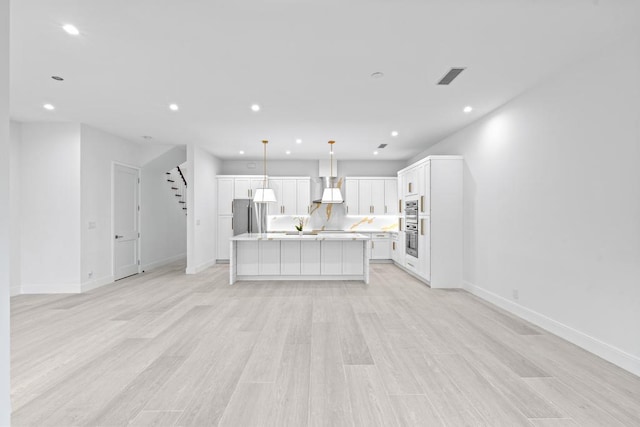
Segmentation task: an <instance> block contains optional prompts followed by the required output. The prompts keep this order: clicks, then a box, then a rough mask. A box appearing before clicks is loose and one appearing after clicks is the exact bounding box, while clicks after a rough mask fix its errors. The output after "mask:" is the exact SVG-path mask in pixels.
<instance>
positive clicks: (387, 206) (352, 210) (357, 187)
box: [345, 178, 398, 215]
mask: <svg viewBox="0 0 640 427" xmlns="http://www.w3.org/2000/svg"><path fill="white" fill-rule="evenodd" d="M345 182H346V191H345V209H346V212H347V214H349V215H385V214H397V213H398V210H397V206H398V191H397V179H396V178H347V179H346V181H345ZM387 188H389V190H388V191H387Z"/></svg>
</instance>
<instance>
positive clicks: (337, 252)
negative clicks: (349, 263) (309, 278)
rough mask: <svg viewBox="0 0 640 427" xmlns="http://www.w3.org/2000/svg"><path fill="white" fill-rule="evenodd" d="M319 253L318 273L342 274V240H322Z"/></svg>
mask: <svg viewBox="0 0 640 427" xmlns="http://www.w3.org/2000/svg"><path fill="white" fill-rule="evenodd" d="M320 247H321V254H320V257H321V258H320V259H321V261H320V273H321V274H323V275H340V274H342V242H340V241H336V242H333V241H328V240H325V241H323V242H322V245H321V246H320Z"/></svg>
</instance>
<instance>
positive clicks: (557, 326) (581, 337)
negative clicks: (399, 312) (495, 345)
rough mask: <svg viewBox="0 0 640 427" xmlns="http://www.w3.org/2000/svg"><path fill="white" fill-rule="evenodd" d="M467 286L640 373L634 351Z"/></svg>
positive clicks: (466, 283)
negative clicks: (628, 350)
mask: <svg viewBox="0 0 640 427" xmlns="http://www.w3.org/2000/svg"><path fill="white" fill-rule="evenodd" d="M464 289H465V290H467V291H468V292H469V293H472V294H473V295H476V296H477V297H479V298H482V299H483V300H485V301H488V302H490V303H491V304H494V305H496V306H498V307H500V308H502V309H504V310H506V311H508V312H509V313H512V314H515V315H516V316H518V317H521V318H523V319H525V320H527V321H529V322H531V323H533V324H535V325H537V326H539V327H541V328H542V329H545V330H547V331H549V332H551V333H553V334H555V335H557V336H559V337H561V338H564V339H565V340H567V341H569V342H571V343H573V344H575V345H577V346H579V347H582V348H584V349H585V350H587V351H589V352H591V353H593V354H595V355H597V356H600V357H601V358H603V359H604V360H607V361H609V362H611V363H613V364H614V365H617V366H619V367H621V368H623V369H625V370H627V371H629V372H631V373H633V374H635V375H638V376H640V358H639V357H637V356H634V355H633V354H630V353H627V352H625V351H624V350H621V349H619V348H617V347H614V346H612V345H610V344H607V343H605V342H603V341H600V340H599V339H597V338H594V337H592V336H590V335H587V334H585V333H584V332H581V331H578V330H577V329H574V328H572V327H570V326H567V325H565V324H564V323H560V322H558V321H556V320H554V319H551V318H550V317H547V316H545V315H544V314H541V313H538V312H536V311H533V310H531V309H528V308H526V307H524V306H522V305H520V304H516V303H515V302H513V301H510V300H509V299H507V298H504V297H502V296H500V295H497V294H495V293H493V292H490V291H487V290H486V289H483V288H480V287H478V286H475V285H474V284H472V283H470V282H467V281H465V282H464Z"/></svg>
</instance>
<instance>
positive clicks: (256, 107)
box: [251, 104, 260, 111]
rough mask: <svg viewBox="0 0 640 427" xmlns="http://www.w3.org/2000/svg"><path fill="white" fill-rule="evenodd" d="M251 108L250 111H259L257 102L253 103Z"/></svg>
mask: <svg viewBox="0 0 640 427" xmlns="http://www.w3.org/2000/svg"><path fill="white" fill-rule="evenodd" d="M251 110H252V111H260V106H259V105H258V104H253V105H252V106H251Z"/></svg>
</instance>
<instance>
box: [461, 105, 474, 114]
mask: <svg viewBox="0 0 640 427" xmlns="http://www.w3.org/2000/svg"><path fill="white" fill-rule="evenodd" d="M462 111H464V112H465V113H470V112H472V111H473V108H472V107H471V106H469V105H467V106H466V107H464V110H462Z"/></svg>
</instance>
